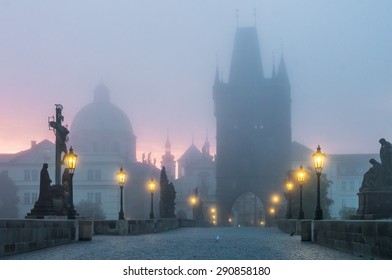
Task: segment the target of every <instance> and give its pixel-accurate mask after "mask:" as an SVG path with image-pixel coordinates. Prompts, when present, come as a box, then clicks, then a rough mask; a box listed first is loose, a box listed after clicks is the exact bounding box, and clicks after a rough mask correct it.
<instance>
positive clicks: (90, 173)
mask: <svg viewBox="0 0 392 280" xmlns="http://www.w3.org/2000/svg"><path fill="white" fill-rule="evenodd" d="M101 179H102V176H101V170H99V169H95V170H93V169H90V170H87V180H88V181H101Z"/></svg>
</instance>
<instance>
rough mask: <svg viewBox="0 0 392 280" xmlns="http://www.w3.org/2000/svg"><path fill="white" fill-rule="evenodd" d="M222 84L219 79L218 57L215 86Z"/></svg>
mask: <svg viewBox="0 0 392 280" xmlns="http://www.w3.org/2000/svg"><path fill="white" fill-rule="evenodd" d="M219 83H220V79H219V61H218V57H216V70H215V82H214V85H218V84H219Z"/></svg>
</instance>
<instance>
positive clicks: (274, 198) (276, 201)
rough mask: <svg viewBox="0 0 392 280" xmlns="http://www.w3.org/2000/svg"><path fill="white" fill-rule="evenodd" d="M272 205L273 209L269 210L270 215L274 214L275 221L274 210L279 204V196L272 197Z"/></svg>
mask: <svg viewBox="0 0 392 280" xmlns="http://www.w3.org/2000/svg"><path fill="white" fill-rule="evenodd" d="M272 203H273V205H274V207H273V208H271V209H270V213H271V214H274V219H276V208H277V206H276V205H277V204H278V203H279V195H277V194H274V195H272ZM272 209H273V210H272Z"/></svg>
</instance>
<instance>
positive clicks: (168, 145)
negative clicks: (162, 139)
mask: <svg viewBox="0 0 392 280" xmlns="http://www.w3.org/2000/svg"><path fill="white" fill-rule="evenodd" d="M165 153H166V154H170V153H171V143H170V139H169V129H167V136H166V143H165Z"/></svg>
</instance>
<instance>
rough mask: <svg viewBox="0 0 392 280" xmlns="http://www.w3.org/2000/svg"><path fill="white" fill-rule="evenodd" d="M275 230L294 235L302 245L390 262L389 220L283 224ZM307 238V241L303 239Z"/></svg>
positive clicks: (391, 233)
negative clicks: (305, 242)
mask: <svg viewBox="0 0 392 280" xmlns="http://www.w3.org/2000/svg"><path fill="white" fill-rule="evenodd" d="M279 228H280V229H281V230H282V231H284V232H287V233H292V232H295V233H296V234H300V235H301V239H302V240H304V241H307V240H309V241H312V242H314V243H317V244H319V245H323V246H327V247H330V248H333V249H337V250H341V251H344V252H348V253H351V254H354V255H357V256H363V257H365V258H368V259H392V221H391V220H303V221H300V226H299V221H298V220H294V219H292V220H285V219H282V220H280V221H279ZM307 236H310V237H311V238H306V237H307Z"/></svg>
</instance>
